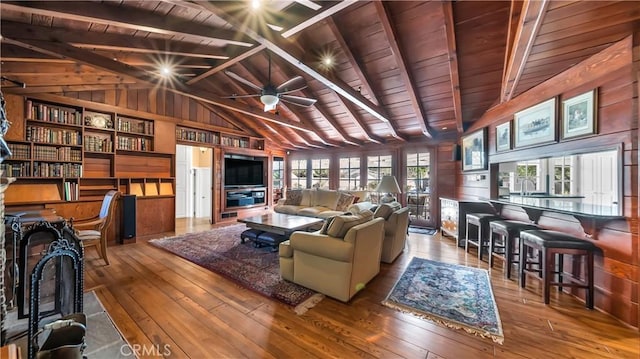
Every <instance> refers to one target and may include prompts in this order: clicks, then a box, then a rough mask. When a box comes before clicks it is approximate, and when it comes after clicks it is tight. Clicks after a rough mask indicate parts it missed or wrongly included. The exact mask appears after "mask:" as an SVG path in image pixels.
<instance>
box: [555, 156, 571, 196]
mask: <svg viewBox="0 0 640 359" xmlns="http://www.w3.org/2000/svg"><path fill="white" fill-rule="evenodd" d="M572 157H575V156H567V157H558V158H553V159H552V160H551V165H552V166H553V186H552V191H553V193H552V194H557V195H569V194H572V193H573V191H574V188H573V187H574V183H575V180H573V179H572V173H573V163H572Z"/></svg>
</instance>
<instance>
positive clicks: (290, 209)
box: [274, 204, 300, 214]
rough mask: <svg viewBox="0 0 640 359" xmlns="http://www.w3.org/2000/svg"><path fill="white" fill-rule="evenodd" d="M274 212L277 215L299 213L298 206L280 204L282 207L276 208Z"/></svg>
mask: <svg viewBox="0 0 640 359" xmlns="http://www.w3.org/2000/svg"><path fill="white" fill-rule="evenodd" d="M274 210H275V211H276V212H278V213H284V214H298V211H300V206H294V205H291V204H282V205H278V206H276V207H275V208H274Z"/></svg>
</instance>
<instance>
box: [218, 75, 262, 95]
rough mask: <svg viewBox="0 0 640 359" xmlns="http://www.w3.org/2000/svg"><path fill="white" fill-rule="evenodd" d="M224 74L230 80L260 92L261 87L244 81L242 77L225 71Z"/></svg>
mask: <svg viewBox="0 0 640 359" xmlns="http://www.w3.org/2000/svg"><path fill="white" fill-rule="evenodd" d="M224 73H225V74H226V75H227V76H229V77H231V78H232V79H234V80H236V81H238V82H242V83H243V84H245V85H247V86H249V87H251V88H254V89H256V90H258V91H262V87H260V86H258V85H256V84H254V83H253V82H251V81H249V80H247V79H245V78H244V77H241V76H240V75H238V74H236V73H235V72H231V71H228V70H226V71H225V72H224Z"/></svg>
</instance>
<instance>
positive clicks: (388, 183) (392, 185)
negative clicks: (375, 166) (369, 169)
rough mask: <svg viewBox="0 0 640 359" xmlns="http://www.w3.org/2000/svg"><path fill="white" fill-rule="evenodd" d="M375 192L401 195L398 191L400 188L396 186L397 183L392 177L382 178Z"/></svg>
mask: <svg viewBox="0 0 640 359" xmlns="http://www.w3.org/2000/svg"><path fill="white" fill-rule="evenodd" d="M376 192H383V193H401V192H402V191H400V186H398V181H396V178H395V177H394V176H382V180H381V181H380V183H379V184H378V187H377V188H376Z"/></svg>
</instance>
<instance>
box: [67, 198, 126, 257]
mask: <svg viewBox="0 0 640 359" xmlns="http://www.w3.org/2000/svg"><path fill="white" fill-rule="evenodd" d="M119 198H120V192H117V191H113V190H112V191H109V192H107V193H106V194H105V195H104V199H103V200H102V207H101V208H100V213H99V214H98V215H97V216H95V217H92V218H86V219H82V220H74V219H73V218H71V219H70V223H71V226H72V227H73V229H74V231H75V232H76V235H77V236H78V238H79V239H80V242H81V243H82V245H83V247H84V248H85V249H86V248H87V247H96V250H97V251H98V255H99V256H100V258H102V259H104V261H105V263H107V264H109V259H108V258H107V239H108V238H109V230H110V228H111V227H112V226H111V224H112V223H113V219H114V217H115V209H116V203H117V202H118V199H119Z"/></svg>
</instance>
